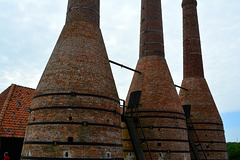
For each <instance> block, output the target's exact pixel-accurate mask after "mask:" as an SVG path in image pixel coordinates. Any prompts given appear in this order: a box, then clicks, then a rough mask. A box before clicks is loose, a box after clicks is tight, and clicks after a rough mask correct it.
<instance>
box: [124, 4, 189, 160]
mask: <svg viewBox="0 0 240 160" xmlns="http://www.w3.org/2000/svg"><path fill="white" fill-rule="evenodd" d="M136 70H138V71H140V72H141V74H139V73H135V74H134V76H133V80H132V83H131V86H130V89H129V93H128V96H127V101H126V102H127V103H128V102H129V98H130V94H131V93H132V92H134V91H141V97H140V102H139V105H138V108H137V112H138V113H137V112H136V111H135V110H133V113H134V114H133V116H137V114H138V115H139V118H140V121H141V123H142V127H143V130H144V133H145V135H146V140H147V142H148V144H149V148H150V152H151V155H152V159H153V160H157V159H166V160H167V159H169V160H170V159H174V160H176V159H179V160H180V159H181V160H189V159H190V154H189V145H188V135H187V130H186V122H185V115H184V112H183V109H182V106H181V102H180V99H179V97H178V94H177V92H176V89H175V87H174V83H173V80H172V77H171V75H170V71H169V69H168V66H167V62H166V60H165V57H164V42H163V26H162V10H161V0H142V6H141V31H140V54H139V60H138V64H137V67H136ZM130 111H131V109H130V108H129V109H128V110H127V113H126V114H129V113H130ZM136 126H137V129H138V135H139V137H140V140H143V138H144V137H143V134H142V131H141V128H140V124H139V122H137V123H136ZM123 133H127V132H126V131H124V130H123ZM123 137H124V140H123V143H124V158H126V156H130V155H132V153H131V152H133V148H132V145H131V141H130V140H129V137H128V136H127V134H126V135H123ZM142 148H143V152H144V155H145V157H146V159H147V160H150V159H151V158H150V154H149V151H148V149H147V144H146V143H142Z"/></svg>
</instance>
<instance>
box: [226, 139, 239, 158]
mask: <svg viewBox="0 0 240 160" xmlns="http://www.w3.org/2000/svg"><path fill="white" fill-rule="evenodd" d="M227 150H228V155H229V160H240V143H235V142H234V143H232V142H230V143H227Z"/></svg>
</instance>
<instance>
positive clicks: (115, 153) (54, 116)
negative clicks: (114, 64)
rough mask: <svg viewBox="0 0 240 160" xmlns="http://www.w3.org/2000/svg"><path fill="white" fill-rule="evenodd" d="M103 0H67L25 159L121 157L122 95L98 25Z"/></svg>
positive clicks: (39, 89) (29, 131)
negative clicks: (65, 12) (120, 103)
mask: <svg viewBox="0 0 240 160" xmlns="http://www.w3.org/2000/svg"><path fill="white" fill-rule="evenodd" d="M99 3H100V2H99V0H69V1H68V10H67V11H68V12H67V18H66V24H65V26H64V28H63V30H62V33H61V35H60V37H59V39H58V41H57V44H56V46H55V48H54V50H53V53H52V55H51V57H50V59H49V62H48V64H47V66H46V68H45V71H44V73H43V75H42V77H41V80H40V82H39V84H38V87H37V89H36V92H35V94H34V97H33V100H32V105H31V114H30V117H29V121H28V126H27V131H26V136H25V140H24V146H23V151H22V156H23V157H22V159H35V160H37V159H39V160H43V159H61V158H64V159H69V160H70V159H91V160H92V159H96V160H97V159H121V158H122V140H121V126H120V123H121V115H120V107H119V98H118V94H117V91H116V87H115V83H114V80H113V76H112V72H111V68H110V65H109V60H108V56H107V53H106V49H105V45H104V42H103V38H102V34H101V30H100V28H99Z"/></svg>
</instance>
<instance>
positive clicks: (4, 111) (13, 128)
mask: <svg viewBox="0 0 240 160" xmlns="http://www.w3.org/2000/svg"><path fill="white" fill-rule="evenodd" d="M34 91H35V90H34V89H31V88H26V87H22V86H18V85H15V84H12V85H11V86H10V87H8V88H7V89H6V90H5V91H3V92H2V93H1V94H0V109H1V110H0V111H1V113H0V137H15V138H24V136H25V130H26V126H27V121H28V116H29V108H30V106H31V101H32V96H33V93H34Z"/></svg>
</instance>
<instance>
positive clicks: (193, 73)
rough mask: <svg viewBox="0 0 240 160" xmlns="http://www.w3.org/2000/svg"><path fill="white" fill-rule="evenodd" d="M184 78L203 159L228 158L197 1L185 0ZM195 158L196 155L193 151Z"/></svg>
mask: <svg viewBox="0 0 240 160" xmlns="http://www.w3.org/2000/svg"><path fill="white" fill-rule="evenodd" d="M182 7H183V60H184V79H183V82H182V87H183V88H186V89H188V91H186V90H183V89H181V90H180V99H181V101H182V104H183V105H191V110H190V118H191V121H188V125H189V126H190V128H191V135H192V137H193V140H194V141H195V147H196V149H197V150H198V153H199V155H200V158H201V159H211V160H227V159H228V155H227V149H226V141H225V136H224V129H223V123H222V120H221V117H220V115H219V113H218V109H217V107H216V105H215V103H214V100H213V97H212V95H211V92H210V90H209V88H208V85H207V82H206V80H205V78H204V72H203V63H202V53H201V44H200V35H199V25H198V17H197V9H196V8H197V1H196V0H183V2H182ZM191 158H192V159H195V156H194V154H193V152H192V155H191Z"/></svg>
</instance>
